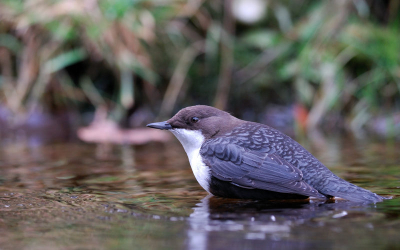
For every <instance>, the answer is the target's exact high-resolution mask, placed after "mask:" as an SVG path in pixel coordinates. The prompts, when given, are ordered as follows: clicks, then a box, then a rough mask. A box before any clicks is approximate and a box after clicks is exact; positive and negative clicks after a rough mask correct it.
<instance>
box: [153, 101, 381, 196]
mask: <svg viewBox="0 0 400 250" xmlns="http://www.w3.org/2000/svg"><path fill="white" fill-rule="evenodd" d="M147 127H150V128H155V129H161V130H168V131H170V132H172V134H174V135H175V137H176V138H177V139H178V140H179V141H180V143H181V144H182V146H183V148H184V150H185V152H186V154H187V156H188V159H189V163H190V166H191V168H192V171H193V173H194V176H195V178H196V180H197V181H198V183H199V184H200V185H201V186H202V187H203V188H204V189H205V190H206V191H207V192H208V193H210V194H212V195H215V196H220V197H225V198H234V199H254V200H292V199H296V200H298V199H308V198H313V199H325V200H328V199H333V198H335V197H336V198H342V199H345V200H349V201H354V202H368V203H376V202H381V201H382V200H383V199H384V197H382V196H379V195H377V194H375V193H373V192H371V191H369V190H366V189H363V188H361V187H358V186H356V185H354V184H352V183H350V182H347V181H345V180H343V179H342V178H340V177H338V176H337V175H335V174H334V173H333V172H332V171H330V170H329V169H328V168H327V167H326V166H324V165H323V164H322V163H321V162H320V161H319V160H318V159H317V158H316V157H314V156H313V155H312V154H311V153H310V152H309V151H307V150H306V149H305V148H304V147H302V146H301V145H300V144H299V143H298V142H296V141H295V140H293V139H292V138H291V137H289V136H287V135H285V134H284V133H282V132H280V131H278V130H276V129H274V128H272V127H269V126H267V125H264V124H260V123H256V122H251V121H245V120H241V119H238V118H236V117H234V116H232V115H231V114H229V113H228V112H225V111H222V110H220V109H217V108H214V107H211V106H206V105H196V106H189V107H186V108H183V109H181V110H180V111H179V112H178V113H176V115H174V116H173V117H172V118H170V119H169V120H167V121H163V122H155V123H150V124H148V125H147Z"/></svg>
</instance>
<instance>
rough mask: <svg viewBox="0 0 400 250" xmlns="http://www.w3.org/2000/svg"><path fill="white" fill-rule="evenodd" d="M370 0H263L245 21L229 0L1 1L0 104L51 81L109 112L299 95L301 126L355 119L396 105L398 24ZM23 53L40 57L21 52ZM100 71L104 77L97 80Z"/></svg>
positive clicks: (244, 105) (17, 105)
mask: <svg viewBox="0 0 400 250" xmlns="http://www.w3.org/2000/svg"><path fill="white" fill-rule="evenodd" d="M372 2H373V3H372ZM372 2H371V3H370V4H371V6H372V4H385V3H381V2H379V3H375V2H374V1H372ZM389 2H391V1H389ZM367 3H369V2H366V1H351V0H347V1H315V0H307V1H299V2H297V1H296V2H293V1H277V0H271V1H268V5H267V6H266V7H265V8H266V9H267V10H266V12H265V13H266V14H265V16H264V17H263V18H262V19H260V20H259V21H258V22H256V23H254V24H252V25H249V24H244V23H240V22H239V21H236V20H235V16H233V14H232V13H230V11H229V10H230V5H231V4H234V2H232V1H204V2H202V1H189V2H186V1H173V0H168V1H154V0H129V1H125V0H112V1H98V2H96V1H93V2H90V1H70V0H59V1H50V0H46V1H38V0H30V1H2V3H1V4H0V17H1V19H2V20H4V22H2V23H1V24H0V47H3V48H5V51H6V52H4V53H6V55H7V56H6V57H4V58H9V60H8V62H7V60H3V61H2V63H1V64H0V69H2V71H0V72H1V73H0V74H1V75H0V102H1V103H2V105H6V106H8V107H9V108H10V109H11V110H12V111H13V112H15V113H19V112H22V111H23V110H25V109H26V108H27V107H28V106H29V105H30V104H31V102H30V101H29V100H34V102H36V103H41V105H43V106H49V105H51V104H49V103H46V100H48V99H49V98H46V96H48V95H52V94H54V91H49V89H53V90H54V89H58V90H59V91H60V93H57V97H59V98H65V101H63V102H59V103H64V104H65V103H66V104H67V105H68V103H70V102H71V101H72V102H73V103H75V104H77V103H84V102H85V101H86V102H88V103H90V104H91V105H93V106H94V107H96V108H98V107H99V105H101V106H104V105H105V106H106V107H107V108H108V110H109V111H110V112H116V113H118V114H125V111H126V110H129V109H132V108H133V107H135V105H137V101H138V100H139V101H140V102H141V103H143V102H146V103H148V104H149V105H151V106H152V107H153V108H154V109H155V110H158V108H159V107H160V106H161V115H162V116H169V115H170V114H171V113H172V112H173V110H174V109H177V108H179V107H182V106H186V105H192V104H198V103H204V104H211V105H212V104H217V103H220V104H218V105H222V106H221V107H222V108H223V106H224V105H229V109H230V110H233V111H234V112H235V113H236V114H238V113H245V112H248V111H249V110H253V111H251V112H254V114H253V115H256V113H258V112H261V111H262V110H263V109H264V107H265V106H267V105H268V104H270V103H280V104H285V105H291V104H301V105H304V106H305V107H307V109H308V110H309V116H308V126H309V127H310V128H313V127H315V126H318V125H320V124H321V123H322V122H323V121H324V117H326V116H329V114H331V113H340V114H342V115H343V116H344V117H346V118H347V119H346V120H349V123H350V124H357V126H355V127H359V126H362V125H363V124H364V123H365V122H366V121H368V118H366V117H367V116H368V117H371V116H372V115H374V114H378V113H379V112H380V111H379V109H380V107H382V105H383V104H385V107H386V108H387V109H388V111H387V112H395V111H396V110H397V111H398V110H399V109H400V108H399V106H400V103H399V101H398V100H399V99H400V73H399V72H400V66H399V65H400V54H399V51H400V43H399V42H398V37H399V36H400V32H399V29H398V23H399V22H398V21H397V20H395V19H393V18H391V19H390V18H389V19H387V20H386V21H381V20H380V19H379V18H381V16H388V13H378V12H376V11H375V9H372V8H371V7H370V6H369V5H368V4H367ZM388 4H390V3H388ZM393 6H397V5H393ZM386 7H388V6H386ZM396 8H397V9H391V10H390V15H391V16H394V17H396V15H395V14H393V13H398V12H399V9H398V7H396ZM382 9H389V8H382ZM396 11H397V12H396ZM29 55H30V56H31V57H35V58H37V59H32V60H27V61H23V58H27V57H29ZM7 63H8V64H7ZM21 63H24V65H22V66H21V67H19V66H17V67H14V66H13V65H16V64H21ZM7 65H8V66H7ZM74 65H80V66H77V67H78V68H81V70H78V71H73V70H71V67H72V66H74ZM81 66H82V67H81ZM7 68H8V70H7ZM15 68H16V69H15ZM24 69H25V70H24ZM26 71H28V72H26ZM7 72H8V74H10V72H11V75H7ZM104 72H107V75H110V76H112V77H109V79H104V78H103V79H100V78H101V77H100V76H101V75H102V74H103V73H104ZM226 72H228V73H226ZM21 79H25V82H24V81H22V80H21ZM26 79H27V80H26ZM68 79H69V80H68ZM82 79H86V80H84V82H86V83H88V81H87V80H90V81H89V82H91V84H89V85H90V88H91V89H92V91H88V89H89V87H88V86H89V85H88V84H83V85H82V84H81V82H82ZM66 82H69V83H68V84H66ZM104 82H107V83H106V85H105V83H104ZM151 84H155V85H154V86H156V88H157V90H156V89H155V87H154V86H151V87H150V85H151ZM224 84H225V85H224ZM36 85H38V86H41V87H40V88H38V87H36ZM51 85H60V86H61V88H54V86H53V87H51ZM66 86H68V87H66ZM84 86H85V87H84ZM138 86H142V87H140V89H138ZM143 86H144V87H143ZM146 86H147V87H146ZM66 88H67V89H68V91H67V89H66ZM21 89H22V90H23V91H21ZM35 89H43V91H36V94H35V95H33V92H34V91H35ZM105 89H106V90H107V91H105ZM143 89H147V91H143ZM150 89H152V91H149V90H150ZM221 89H224V91H220V90H221ZM226 91H229V95H228V98H227V100H226V101H222V104H221V102H219V100H221V99H223V98H224V96H226V93H224V92H226ZM12 93H13V94H12ZM38 93H39V95H38ZM90 93H96V94H95V95H100V99H103V101H98V100H99V98H97V97H98V96H97V97H96V98H94V97H93V96H91V94H90ZM10 95H11V97H10ZM12 95H14V96H12ZM161 97H162V98H161ZM74 99H75V100H74ZM15 100H17V101H15ZM77 100H79V102H77ZM95 100H97V101H95ZM75 107H76V106H75ZM85 107H86V106H85V105H83V106H79V105H78V107H77V108H78V110H79V111H80V112H84V111H85ZM360 107H363V108H362V110H363V112H361V113H360V112H359V109H360ZM361 114H365V117H364V118H363V119H360V115H361ZM113 116H114V117H119V116H120V115H117V116H115V115H113ZM356 118H357V119H356ZM357 121H362V122H361V123H357Z"/></svg>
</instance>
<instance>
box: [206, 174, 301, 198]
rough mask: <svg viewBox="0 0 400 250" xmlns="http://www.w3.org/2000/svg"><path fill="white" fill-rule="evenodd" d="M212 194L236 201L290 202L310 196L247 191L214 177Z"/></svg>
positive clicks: (211, 183) (212, 178)
mask: <svg viewBox="0 0 400 250" xmlns="http://www.w3.org/2000/svg"><path fill="white" fill-rule="evenodd" d="M210 192H211V193H212V194H213V195H215V196H220V197H225V198H234V199H253V200H288V199H307V198H308V196H304V195H299V194H287V193H278V192H273V191H267V190H262V189H247V188H242V187H238V186H235V185H233V184H231V183H230V182H228V181H221V180H219V179H217V178H215V177H214V176H212V177H211V182H210Z"/></svg>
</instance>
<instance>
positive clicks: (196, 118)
mask: <svg viewBox="0 0 400 250" xmlns="http://www.w3.org/2000/svg"><path fill="white" fill-rule="evenodd" d="M190 121H191V122H192V123H196V122H198V121H200V119H199V118H198V117H196V116H194V117H192V118H190Z"/></svg>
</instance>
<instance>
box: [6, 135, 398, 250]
mask: <svg viewBox="0 0 400 250" xmlns="http://www.w3.org/2000/svg"><path fill="white" fill-rule="evenodd" d="M302 144H303V145H305V146H306V147H307V148H308V149H310V150H311V151H312V152H313V153H314V154H315V155H316V156H317V158H319V159H320V160H321V161H322V162H324V163H325V164H326V166H328V167H329V168H330V169H331V170H332V171H334V172H335V173H336V174H338V175H339V176H341V177H342V178H344V179H346V180H348V181H351V182H353V183H355V184H357V185H359V186H362V187H364V188H367V189H369V190H371V191H373V192H377V193H378V194H381V195H385V196H393V197H394V198H393V199H391V200H385V201H384V202H382V203H377V204H357V203H352V202H348V201H344V200H337V201H335V202H327V203H324V202H317V201H311V202H309V201H300V202H261V201H249V200H233V199H223V198H218V197H212V196H208V195H207V193H206V192H205V191H204V190H202V188H201V187H200V186H199V185H198V184H197V182H196V180H195V179H194V176H193V174H192V172H191V170H190V167H189V164H188V161H187V158H186V155H185V153H184V151H183V149H182V147H181V146H180V145H179V143H178V142H177V141H176V140H173V141H171V143H169V144H161V143H150V144H147V145H145V146H110V145H109V146H105V145H89V144H79V143H72V144H53V145H45V146H34V147H27V146H26V144H24V143H21V144H18V143H14V144H12V143H9V144H7V145H3V146H1V147H0V235H1V237H0V249H228V248H229V249H273V248H276V249H311V248H313V249H318V248H320V249H356V248H377V249H398V248H400V237H399V232H400V159H399V156H398V154H399V153H398V152H399V148H400V144H399V143H396V142H390V143H388V142H377V141H368V140H349V139H346V140H344V139H342V138H338V137H336V138H334V139H331V140H317V141H314V143H311V142H307V141H304V142H302Z"/></svg>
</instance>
